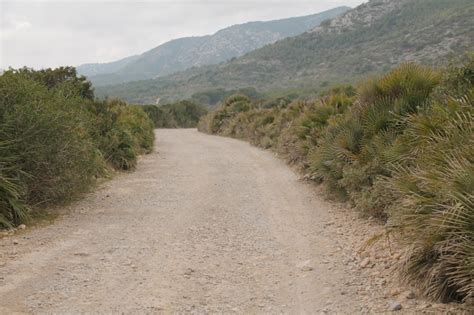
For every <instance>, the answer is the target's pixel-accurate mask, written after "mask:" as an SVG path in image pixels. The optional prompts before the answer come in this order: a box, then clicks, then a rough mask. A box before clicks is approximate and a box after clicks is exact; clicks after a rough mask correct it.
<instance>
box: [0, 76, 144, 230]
mask: <svg viewBox="0 0 474 315" xmlns="http://www.w3.org/2000/svg"><path fill="white" fill-rule="evenodd" d="M56 71H57V72H58V73H56ZM64 71H65V70H64V68H60V69H58V70H51V69H48V70H42V71H41V72H39V73H36V72H35V71H34V70H30V69H20V70H18V71H16V70H9V71H6V72H5V73H4V74H3V75H2V76H0V135H1V143H0V205H1V208H0V225H1V226H3V227H11V226H12V225H16V224H19V223H21V222H23V221H24V220H25V219H26V217H27V213H28V212H29V211H30V210H31V209H32V210H35V209H41V208H44V207H46V206H48V205H52V204H58V203H63V202H68V201H71V200H73V199H74V198H76V197H77V196H79V195H80V194H81V193H83V192H85V191H87V190H89V189H90V187H92V186H93V184H94V183H95V182H96V179H97V178H98V177H101V176H105V175H106V173H107V167H106V164H107V162H111V163H110V165H112V166H113V167H115V168H119V169H130V168H131V167H133V166H134V163H135V161H136V156H137V154H140V153H142V152H146V151H150V150H151V147H152V144H153V128H152V123H151V121H150V120H149V119H148V118H147V116H146V115H145V113H144V112H143V111H142V110H140V109H135V108H132V107H129V106H126V105H125V104H124V103H121V104H120V106H119V105H114V102H94V101H93V100H92V99H91V98H90V97H89V96H90V94H91V93H92V95H93V91H92V90H89V91H87V89H86V88H85V86H88V85H87V84H85V85H84V84H83V82H82V81H80V80H79V82H77V81H75V80H74V79H73V78H71V75H70V73H71V72H70V71H66V72H67V73H68V75H63V74H64ZM73 72H74V75H75V71H73ZM45 78H48V80H46V79H45ZM51 78H54V80H53V79H51ZM61 78H63V79H64V81H61V80H62V79H61ZM45 80H46V82H49V83H48V84H47V83H45ZM81 82H82V83H81ZM89 88H90V85H89ZM117 139H118V140H117ZM115 140H117V141H115ZM127 146H129V148H127ZM124 151H127V152H126V154H123V152H124ZM117 152H119V153H117ZM116 157H117V158H116ZM117 160H118V161H119V162H117Z"/></svg>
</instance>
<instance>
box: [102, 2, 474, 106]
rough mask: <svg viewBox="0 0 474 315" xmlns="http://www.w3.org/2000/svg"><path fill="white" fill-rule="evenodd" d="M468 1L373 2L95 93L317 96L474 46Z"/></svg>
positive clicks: (473, 8) (144, 97) (142, 97)
mask: <svg viewBox="0 0 474 315" xmlns="http://www.w3.org/2000/svg"><path fill="white" fill-rule="evenodd" d="M472 16H474V2H473V1H471V0H450V1H446V0H390V1H389V0H372V1H370V2H368V3H366V4H363V5H361V6H359V7H357V8H355V9H353V10H350V11H348V12H347V13H345V14H344V15H342V16H340V17H338V18H336V19H334V20H332V21H330V22H329V21H328V22H325V23H323V24H322V25H321V26H320V27H317V28H315V29H314V30H313V31H312V32H308V33H305V34H302V35H299V36H296V37H292V38H287V39H284V40H281V41H279V42H276V43H275V44H272V45H267V46H265V47H263V48H261V49H258V50H255V51H253V52H250V53H248V54H246V55H244V56H243V57H241V58H238V59H235V60H231V61H229V62H227V63H223V64H220V65H215V66H206V67H201V68H194V69H190V70H187V71H183V72H180V73H176V74H174V75H171V76H166V77H163V78H158V79H154V80H145V81H139V82H130V83H127V84H120V85H114V86H107V87H103V88H99V89H97V92H98V95H99V96H105V95H109V96H118V97H121V98H125V99H128V100H129V101H133V102H141V103H147V102H154V101H155V100H156V98H158V97H160V98H162V99H173V98H186V97H190V96H191V95H192V94H194V93H196V92H202V91H206V90H209V89H216V88H224V89H236V88H242V87H249V86H252V87H255V88H256V89H257V90H258V91H260V92H262V91H264V92H267V91H271V90H275V89H288V90H290V91H291V90H293V89H296V88H297V89H300V90H301V89H302V90H304V91H310V92H314V91H319V90H321V89H322V88H324V87H326V86H328V85H331V84H332V83H334V82H337V83H341V82H353V81H355V80H356V79H357V78H360V77H362V76H365V75H367V74H369V73H380V72H383V71H387V70H389V69H391V68H393V67H395V66H396V65H398V64H400V63H401V62H404V61H416V62H419V63H421V64H425V65H437V64H439V63H440V61H443V62H445V61H446V60H447V59H448V58H449V56H451V55H459V54H460V53H461V52H464V51H465V50H466V48H470V47H472V44H473V42H474V23H472Z"/></svg>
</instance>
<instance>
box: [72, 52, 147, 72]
mask: <svg viewBox="0 0 474 315" xmlns="http://www.w3.org/2000/svg"><path fill="white" fill-rule="evenodd" d="M138 57H139V56H138V55H134V56H130V57H126V58H123V59H120V60H117V61H113V62H108V63H86V64H83V65H80V66H78V67H76V70H77V73H79V74H81V75H84V76H86V77H91V76H94V75H101V74H107V73H114V72H117V71H119V70H120V69H122V68H123V67H125V66H126V65H128V64H129V63H131V62H132V61H135V60H137V59H138Z"/></svg>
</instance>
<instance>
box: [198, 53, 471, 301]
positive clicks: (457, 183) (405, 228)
mask: <svg viewBox="0 0 474 315" xmlns="http://www.w3.org/2000/svg"><path fill="white" fill-rule="evenodd" d="M473 60H474V59H472V58H471V59H469V61H468V62H467V63H466V64H465V65H463V66H461V67H454V68H450V69H449V70H445V71H443V72H442V73H440V72H438V71H435V70H432V69H428V68H425V67H421V66H418V65H415V64H405V65H402V66H400V67H399V68H397V69H395V70H393V71H391V72H390V73H388V74H387V75H385V76H383V77H381V78H379V79H372V80H369V81H367V82H365V83H363V84H362V85H361V86H360V87H359V88H358V90H357V94H356V93H354V90H353V89H351V88H340V89H335V90H332V91H329V92H327V93H326V94H325V95H323V96H322V97H321V98H320V99H318V100H315V101H293V102H292V103H290V104H285V106H264V105H263V104H270V103H272V102H254V103H252V102H245V106H241V105H239V108H242V110H239V111H237V110H232V108H233V106H229V103H233V102H234V100H233V99H229V100H227V102H225V103H224V104H223V105H222V106H221V107H219V108H218V109H217V110H216V111H214V112H211V113H209V114H208V115H207V116H205V117H204V118H203V119H202V121H201V123H200V130H201V131H204V132H208V133H212V134H220V135H228V136H232V137H236V138H241V139H245V140H247V141H250V142H251V143H253V144H255V145H258V146H261V147H264V148H271V149H273V150H276V151H277V152H278V153H281V154H282V155H283V156H284V157H285V158H286V159H287V160H288V161H289V162H291V163H297V164H298V165H299V166H300V167H301V168H302V169H303V171H304V172H305V175H306V177H307V178H311V179H314V180H315V181H317V182H323V183H324V184H325V186H326V187H327V188H328V191H329V192H330V195H331V196H335V197H339V198H342V199H344V200H348V201H349V202H350V203H351V204H352V205H353V206H354V207H355V208H356V209H357V210H359V211H360V212H361V213H363V214H366V215H370V216H375V217H378V218H380V219H381V220H383V221H385V222H387V227H388V228H389V229H390V231H392V232H393V233H395V235H397V236H398V237H399V238H400V239H401V240H402V241H403V242H405V243H406V244H407V247H406V248H407V253H406V256H405V260H404V262H403V264H402V265H401V266H400V270H401V273H402V275H403V276H404V279H406V280H407V281H410V282H412V283H414V284H415V285H416V286H418V287H419V288H420V290H421V291H422V292H424V294H425V295H427V296H429V297H431V298H433V299H435V300H441V301H449V300H452V299H455V300H463V299H466V298H468V297H472V296H474V287H473V286H474V246H473V244H474V181H473V178H474V166H473V165H474V164H473V162H474V158H473V157H474V120H473V118H474V110H473V109H474V106H473V100H474V89H473V86H474V67H473V64H474V62H473Z"/></svg>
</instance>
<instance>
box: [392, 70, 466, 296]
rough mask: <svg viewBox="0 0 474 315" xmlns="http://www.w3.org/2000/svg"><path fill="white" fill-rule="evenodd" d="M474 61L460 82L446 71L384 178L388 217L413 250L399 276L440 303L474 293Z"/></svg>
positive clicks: (413, 118) (410, 120) (413, 121)
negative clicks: (392, 200)
mask: <svg viewBox="0 0 474 315" xmlns="http://www.w3.org/2000/svg"><path fill="white" fill-rule="evenodd" d="M473 65H474V63H473V62H471V63H470V64H469V65H468V66H467V67H465V68H464V69H455V72H457V73H458V74H459V73H461V76H460V77H458V80H457V81H458V82H457V83H458V84H454V83H453V82H452V80H451V79H452V78H451V77H449V76H448V82H446V83H445V84H444V85H443V86H441V87H440V89H439V90H440V93H439V94H438V95H437V97H436V98H435V99H434V100H433V101H432V104H431V106H428V107H426V108H424V109H423V110H422V111H420V113H419V114H417V115H412V116H410V117H408V119H407V121H406V122H407V124H408V126H409V127H408V128H407V129H406V131H405V132H404V134H403V136H402V137H401V138H400V141H399V143H397V145H396V146H395V147H394V150H396V151H397V152H398V154H399V155H400V157H399V159H398V161H397V162H396V163H395V164H394V166H393V169H394V170H393V172H392V177H391V178H389V179H388V180H387V183H386V184H387V185H388V186H389V187H390V188H391V189H392V190H393V191H394V193H395V196H396V198H397V202H396V204H393V205H392V207H391V209H390V210H391V211H390V215H391V217H390V221H389V222H390V223H391V225H393V226H394V227H397V228H398V229H399V230H401V233H402V234H401V236H402V239H403V240H404V241H405V242H406V243H407V246H408V248H409V251H408V253H407V255H406V258H405V260H404V263H403V265H402V266H401V271H402V274H403V275H404V278H405V279H406V280H408V281H413V283H415V284H416V285H417V286H418V287H419V288H420V289H421V290H422V291H423V292H424V293H425V294H426V295H428V296H430V297H432V298H434V299H437V300H442V301H448V300H451V299H458V300H460V299H465V298H468V297H470V296H473V295H474V94H473V92H474V89H473V86H474V85H473V84H474V79H473V76H472V73H473V69H474V68H473ZM469 73H470V74H469ZM450 74H451V73H450ZM464 74H468V75H467V76H464ZM450 81H451V82H450ZM466 83H467V84H466ZM446 86H450V87H451V89H446ZM462 90H464V93H465V94H464V96H460V95H461V93H460V91H462ZM451 91H452V93H453V94H454V95H449V94H446V93H450V92H451Z"/></svg>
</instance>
